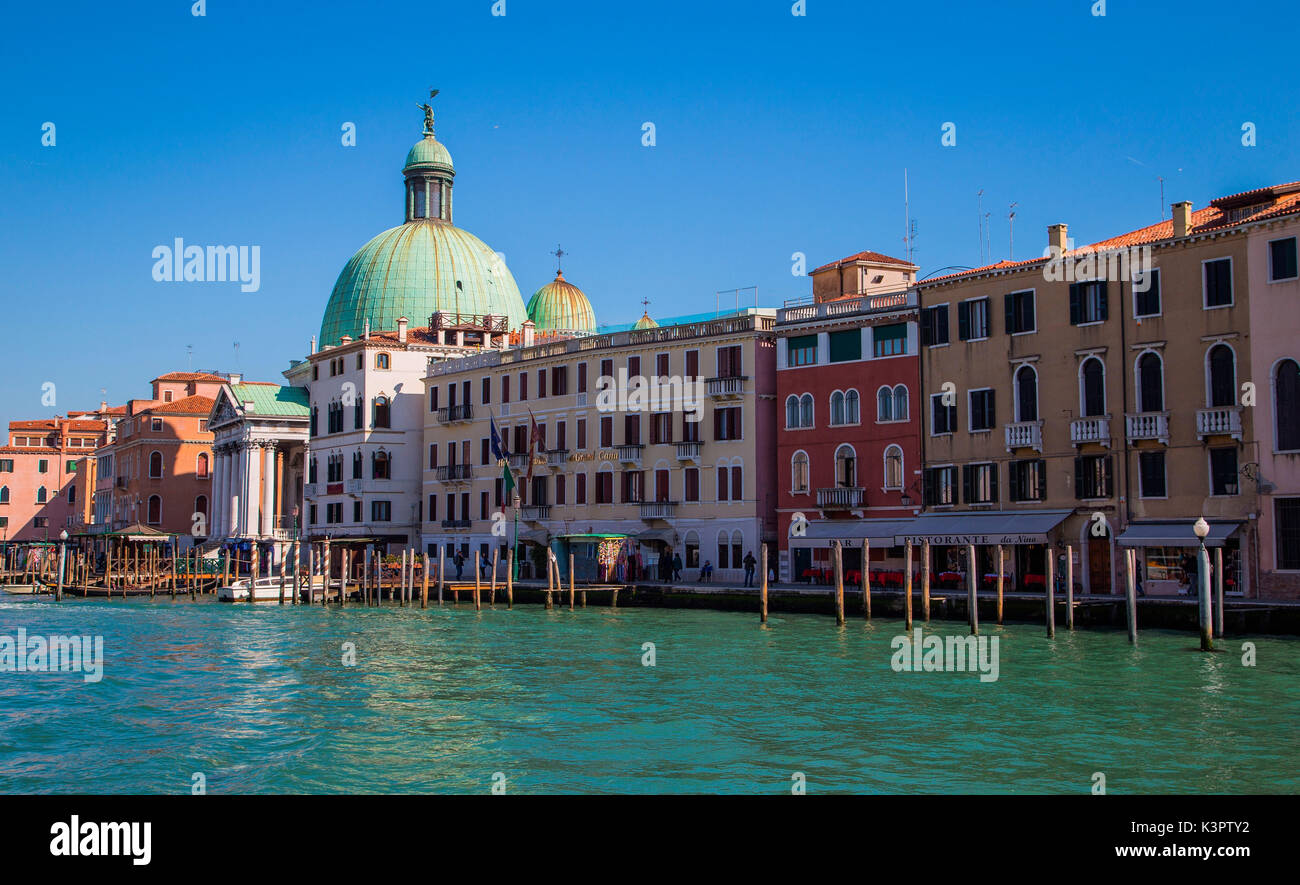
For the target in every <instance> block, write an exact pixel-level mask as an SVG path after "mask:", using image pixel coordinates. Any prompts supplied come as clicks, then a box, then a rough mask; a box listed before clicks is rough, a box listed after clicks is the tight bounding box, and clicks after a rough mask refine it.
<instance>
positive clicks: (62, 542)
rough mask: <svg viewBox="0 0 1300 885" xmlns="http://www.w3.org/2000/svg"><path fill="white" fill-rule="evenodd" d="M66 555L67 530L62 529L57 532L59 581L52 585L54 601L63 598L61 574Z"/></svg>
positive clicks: (62, 573)
mask: <svg viewBox="0 0 1300 885" xmlns="http://www.w3.org/2000/svg"><path fill="white" fill-rule="evenodd" d="M67 555H68V530H67V529H63V530H62V531H60V532H59V581H58V583H57V584H55V585H54V601H55V602H58V601H59V600H60V599H62V598H63V576H64V574H65V572H64V567H65V565H64V564H65V562H66V561H67Z"/></svg>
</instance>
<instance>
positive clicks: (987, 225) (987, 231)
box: [984, 212, 993, 261]
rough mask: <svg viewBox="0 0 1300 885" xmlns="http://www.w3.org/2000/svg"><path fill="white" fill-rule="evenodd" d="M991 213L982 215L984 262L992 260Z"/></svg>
mask: <svg viewBox="0 0 1300 885" xmlns="http://www.w3.org/2000/svg"><path fill="white" fill-rule="evenodd" d="M992 218H993V213H992V212H985V213H984V255H985V256H987V257H986V259H985V260H986V261H992V260H993V222H992Z"/></svg>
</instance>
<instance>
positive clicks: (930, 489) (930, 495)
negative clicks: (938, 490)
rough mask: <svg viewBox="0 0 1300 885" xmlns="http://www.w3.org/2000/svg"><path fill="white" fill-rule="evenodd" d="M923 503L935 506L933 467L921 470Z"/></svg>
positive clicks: (927, 505)
mask: <svg viewBox="0 0 1300 885" xmlns="http://www.w3.org/2000/svg"><path fill="white" fill-rule="evenodd" d="M921 503H922V504H923V505H925V506H926V507H933V506H934V471H933V470H932V469H926V470H924V471H922V472H921Z"/></svg>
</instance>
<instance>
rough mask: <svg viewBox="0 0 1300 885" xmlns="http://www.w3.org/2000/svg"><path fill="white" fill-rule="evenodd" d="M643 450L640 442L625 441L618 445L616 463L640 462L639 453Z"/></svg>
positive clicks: (637, 463)
mask: <svg viewBox="0 0 1300 885" xmlns="http://www.w3.org/2000/svg"><path fill="white" fill-rule="evenodd" d="M644 451H645V446H643V445H642V444H641V443H625V444H624V445H621V446H618V463H620V464H636V465H639V464H640V463H641V453H642V452H644Z"/></svg>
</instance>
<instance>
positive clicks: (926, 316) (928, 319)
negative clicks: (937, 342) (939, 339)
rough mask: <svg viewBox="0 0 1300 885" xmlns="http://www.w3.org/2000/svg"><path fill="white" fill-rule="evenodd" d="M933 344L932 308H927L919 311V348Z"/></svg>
mask: <svg viewBox="0 0 1300 885" xmlns="http://www.w3.org/2000/svg"><path fill="white" fill-rule="evenodd" d="M933 343H934V308H932V307H927V308H925V309H924V310H922V311H921V346H922V347H925V346H926V345H930V344H933Z"/></svg>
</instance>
